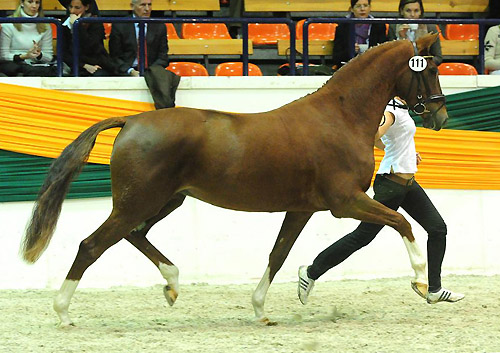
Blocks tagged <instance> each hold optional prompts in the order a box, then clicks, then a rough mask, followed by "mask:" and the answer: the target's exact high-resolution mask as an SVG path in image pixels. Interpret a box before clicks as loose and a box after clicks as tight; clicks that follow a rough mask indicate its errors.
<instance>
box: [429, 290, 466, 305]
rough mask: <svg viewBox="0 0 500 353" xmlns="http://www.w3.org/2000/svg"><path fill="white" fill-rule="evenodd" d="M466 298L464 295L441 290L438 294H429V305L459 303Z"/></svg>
mask: <svg viewBox="0 0 500 353" xmlns="http://www.w3.org/2000/svg"><path fill="white" fill-rule="evenodd" d="M464 298H465V295H463V294H462V293H455V292H452V291H451V290H448V289H445V288H441V289H440V290H438V291H437V292H428V293H427V303H429V304H436V303H439V302H450V303H454V302H458V301H459V300H462V299H464Z"/></svg>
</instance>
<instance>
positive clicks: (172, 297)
mask: <svg viewBox="0 0 500 353" xmlns="http://www.w3.org/2000/svg"><path fill="white" fill-rule="evenodd" d="M163 295H164V296H165V299H167V303H168V305H170V306H172V305H174V303H175V301H176V300H177V296H178V294H177V292H176V291H174V290H173V289H172V288H171V287H170V286H169V285H166V286H165V287H163Z"/></svg>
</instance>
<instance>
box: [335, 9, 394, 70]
mask: <svg viewBox="0 0 500 353" xmlns="http://www.w3.org/2000/svg"><path fill="white" fill-rule="evenodd" d="M349 11H350V13H349V15H347V16H346V17H348V18H373V16H372V15H371V14H370V11H371V0H351V7H349ZM354 27H355V36H354V40H355V42H354V51H355V55H357V54H361V53H363V52H364V51H365V50H366V49H368V47H373V46H376V45H377V44H380V43H383V42H385V41H387V36H386V34H385V24H383V23H373V24H372V23H360V24H355V25H354ZM349 31H350V24H349V23H340V24H339V25H338V26H337V29H336V31H335V40H334V42H333V55H332V58H333V65H334V67H336V68H340V67H341V66H342V65H343V64H345V63H346V62H347V61H349V60H350V59H351V55H350V48H351V44H350V43H349Z"/></svg>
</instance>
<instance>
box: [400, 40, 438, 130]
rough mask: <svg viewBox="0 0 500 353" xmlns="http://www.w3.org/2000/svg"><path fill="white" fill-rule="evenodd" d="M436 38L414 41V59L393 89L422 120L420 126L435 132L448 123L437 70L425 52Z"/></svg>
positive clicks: (430, 57)
mask: <svg viewBox="0 0 500 353" xmlns="http://www.w3.org/2000/svg"><path fill="white" fill-rule="evenodd" d="M437 38H438V34H430V35H426V36H424V37H421V38H419V39H417V42H416V48H415V53H416V55H415V56H413V57H412V58H411V59H410V60H409V62H408V66H407V67H406V68H405V70H404V73H403V75H402V76H401V79H400V80H399V82H398V83H397V86H396V90H397V93H398V95H399V96H400V97H402V98H404V99H405V100H406V102H407V104H408V107H409V109H410V110H411V111H413V112H414V113H416V114H417V115H419V116H420V117H422V119H423V126H424V127H426V128H429V129H434V130H436V131H437V130H440V129H441V128H442V127H443V125H444V124H445V122H446V120H448V112H447V111H446V107H445V96H444V95H443V93H442V91H441V85H440V84H439V78H438V68H437V66H436V64H435V63H434V61H433V60H432V56H431V55H429V48H430V46H431V45H432V44H433V43H434V42H435V41H436V40H437Z"/></svg>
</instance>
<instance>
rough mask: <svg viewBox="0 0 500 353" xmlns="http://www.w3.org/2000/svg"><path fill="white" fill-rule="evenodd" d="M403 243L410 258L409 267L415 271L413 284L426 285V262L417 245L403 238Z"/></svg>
mask: <svg viewBox="0 0 500 353" xmlns="http://www.w3.org/2000/svg"><path fill="white" fill-rule="evenodd" d="M403 242H404V243H405V246H406V250H407V251H408V255H409V257H410V263H411V267H412V268H413V270H414V271H415V280H414V281H413V282H416V283H419V284H424V285H427V283H429V282H428V281H427V270H426V268H427V260H426V258H425V257H424V256H423V255H422V252H421V251H420V248H419V246H418V244H417V243H416V242H415V241H414V242H411V241H409V240H408V238H406V237H403Z"/></svg>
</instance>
